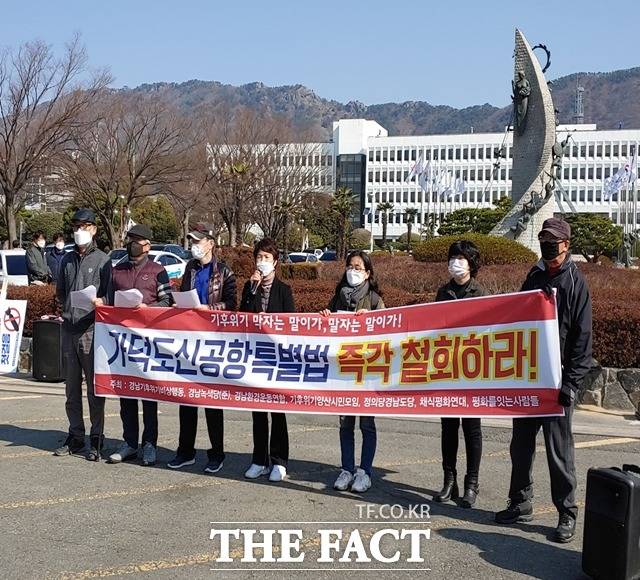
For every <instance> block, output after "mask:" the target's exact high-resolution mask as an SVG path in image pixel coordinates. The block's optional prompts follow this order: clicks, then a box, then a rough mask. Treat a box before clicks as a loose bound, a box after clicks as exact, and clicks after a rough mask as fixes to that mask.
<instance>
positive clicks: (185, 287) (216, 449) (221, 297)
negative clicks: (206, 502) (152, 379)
mask: <svg viewBox="0 0 640 580" xmlns="http://www.w3.org/2000/svg"><path fill="white" fill-rule="evenodd" d="M187 237H188V238H189V239H190V240H191V253H192V254H193V260H190V261H189V263H188V264H187V266H186V268H185V271H184V275H183V277H182V284H181V286H180V291H181V292H188V291H189V290H196V292H197V293H198V297H199V299H200V304H201V306H199V307H198V309H199V310H235V309H236V302H237V296H236V277H235V275H234V273H233V272H232V271H231V270H230V269H229V268H228V267H227V266H226V265H225V264H224V263H222V262H218V260H216V258H215V256H214V254H213V252H214V249H215V243H214V238H213V234H212V233H211V232H203V231H193V232H191V233H189V235H188V236H187ZM204 415H205V418H206V420H207V429H208V431H209V440H210V441H211V449H209V450H208V451H207V456H208V458H209V461H208V462H207V465H206V466H205V468H204V471H205V473H217V472H218V471H220V469H222V464H223V462H224V423H223V420H224V415H223V413H222V409H210V408H208V407H207V408H206V409H205V410H204ZM179 416H180V436H179V443H178V450H177V452H176V456H175V457H174V458H173V459H172V460H171V461H169V463H167V467H169V468H170V469H180V468H182V467H185V466H187V465H193V464H194V463H195V462H196V451H195V444H196V433H197V430H198V408H197V407H190V406H187V405H180V411H179Z"/></svg>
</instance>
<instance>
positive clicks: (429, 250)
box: [413, 234, 537, 265]
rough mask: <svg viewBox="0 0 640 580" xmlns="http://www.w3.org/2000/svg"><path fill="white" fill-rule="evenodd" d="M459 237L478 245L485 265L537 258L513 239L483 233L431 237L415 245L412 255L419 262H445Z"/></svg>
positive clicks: (524, 261)
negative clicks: (451, 247)
mask: <svg viewBox="0 0 640 580" xmlns="http://www.w3.org/2000/svg"><path fill="white" fill-rule="evenodd" d="M461 239H465V240H469V241H472V242H473V243H474V244H475V245H476V246H477V247H478V250H479V251H480V255H481V256H482V263H483V264H486V265H489V264H495V265H501V264H523V263H524V264H531V263H534V262H535V261H536V260H537V256H536V254H534V253H533V252H532V251H531V250H530V249H529V248H527V247H526V246H523V245H522V244H521V243H519V242H517V241H515V240H509V239H507V238H502V237H498V236H488V235H484V234H464V235H463V236H440V237H437V238H431V239H430V240H427V241H425V242H421V243H420V244H417V245H416V247H415V248H414V250H413V257H414V259H416V260H418V261H419V262H446V261H447V257H448V253H449V246H451V244H452V243H453V242H457V241H459V240H461Z"/></svg>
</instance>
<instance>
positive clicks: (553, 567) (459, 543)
mask: <svg viewBox="0 0 640 580" xmlns="http://www.w3.org/2000/svg"><path fill="white" fill-rule="evenodd" d="M62 394H63V393H62V390H61V388H60V387H59V386H58V387H47V386H34V385H32V384H30V383H26V382H20V383H17V382H12V381H9V380H7V379H6V378H3V379H2V381H0V473H1V474H2V476H1V481H2V488H1V489H2V498H1V499H0V521H1V530H2V540H1V542H0V570H2V576H3V578H20V579H23V578H97V577H145V578H146V577H148V578H153V579H156V578H158V579H160V578H216V579H217V578H234V579H235V578H258V577H261V576H265V577H267V578H271V577H276V578H281V577H284V575H285V574H287V572H283V571H282V568H286V567H289V568H296V569H297V570H296V571H291V572H289V573H288V575H289V576H292V577H303V578H307V577H308V578H332V577H335V576H337V575H338V574H340V573H341V570H344V569H347V570H354V569H356V568H360V569H362V568H378V569H382V571H378V572H373V571H361V572H353V573H355V574H361V575H363V577H372V576H373V575H374V574H375V575H377V576H380V577H383V578H401V577H402V578H405V577H406V578H409V577H411V576H412V575H413V576H415V575H416V571H415V570H416V569H421V570H423V571H422V572H420V573H421V574H422V577H425V578H428V577H432V578H489V577H490V578H525V577H533V578H541V579H552V578H553V579H555V578H566V579H570V578H580V577H582V576H581V572H580V549H581V541H582V537H581V536H582V517H580V520H579V527H580V529H579V537H578V538H577V539H576V541H574V542H573V543H572V544H569V545H565V546H559V545H557V544H554V543H552V542H550V541H549V540H548V535H549V534H550V533H551V532H552V530H553V528H554V527H555V525H556V520H557V514H556V512H555V510H554V508H553V506H552V504H551V501H550V497H549V478H548V474H547V470H546V461H545V454H544V448H543V442H542V440H540V441H539V445H540V447H539V449H540V451H539V453H538V461H537V465H536V472H535V480H536V483H537V498H536V503H535V506H536V513H537V517H536V519H535V520H534V521H533V522H532V523H530V524H523V525H518V526H515V527H503V526H498V525H496V524H494V523H493V512H494V511H495V510H497V509H501V508H502V507H504V505H505V493H506V491H507V485H508V478H509V461H508V442H509V438H510V432H509V429H508V428H505V424H504V423H493V422H492V423H491V425H492V426H485V428H484V457H483V463H482V470H481V477H482V480H481V496H480V500H479V503H478V506H477V509H474V510H465V509H462V508H460V507H458V506H456V505H454V504H450V505H439V504H436V503H433V502H432V501H431V497H432V494H433V493H434V490H436V489H438V488H439V486H440V484H441V472H440V466H439V464H440V459H439V456H440V451H439V444H440V441H439V425H438V423H437V422H434V421H414V420H394V419H387V420H379V421H378V429H379V434H378V440H379V448H378V454H377V457H376V466H377V469H376V475H375V478H374V487H373V488H372V489H371V490H370V491H369V492H368V493H367V494H365V495H364V496H356V495H354V494H350V493H345V494H339V493H336V492H334V491H333V489H332V483H333V480H334V478H335V476H336V474H337V471H336V465H337V464H338V462H339V445H338V431H337V426H336V423H337V421H336V418H334V417H318V416H303V415H291V416H290V417H289V432H290V439H291V455H292V461H291V465H290V478H289V479H288V480H287V481H286V482H285V483H282V484H270V483H269V482H268V481H266V480H262V481H259V482H249V481H246V480H244V479H243V477H242V473H243V472H244V469H245V468H246V467H247V465H248V463H249V461H250V450H251V436H250V433H251V423H250V416H249V414H248V413H239V412H229V413H227V414H226V421H225V430H226V433H225V441H226V449H227V460H226V461H225V465H224V469H223V470H222V471H221V472H220V473H219V474H218V475H217V476H207V475H204V474H203V473H202V472H201V469H202V468H203V466H204V461H205V455H204V453H203V452H200V453H199V463H198V464H197V465H195V466H193V467H192V468H188V469H186V470H184V471H181V472H173V471H170V470H168V469H166V468H165V467H164V463H165V462H166V461H168V460H169V459H171V458H172V457H173V450H174V447H175V444H176V440H177V427H178V421H177V412H176V408H175V407H174V406H171V405H161V406H160V409H161V417H160V447H161V448H160V453H159V459H160V463H159V464H158V465H157V466H155V467H142V466H141V465H138V464H136V463H127V464H123V465H108V464H106V463H104V462H102V463H99V464H93V463H90V462H88V461H85V460H84V459H83V458H82V457H79V456H73V457H65V458H55V457H53V456H52V455H51V452H50V451H51V449H53V448H55V447H56V446H57V445H58V444H59V443H60V442H62V440H63V439H64V436H65V429H66V419H65V415H64V397H63V396H62ZM107 414H108V418H107V431H106V434H107V437H108V442H107V445H108V446H109V447H114V446H115V445H117V442H118V437H119V435H120V424H119V417H118V405H117V402H114V401H108V403H107ZM577 423H578V428H577V429H576V430H577V431H579V432H581V433H584V434H579V435H577V437H576V440H577V447H578V450H577V466H578V474H579V486H580V492H579V499H580V502H581V505H582V504H583V502H584V490H585V477H586V471H587V469H588V468H589V467H590V466H593V465H598V466H610V465H620V464H622V463H623V462H634V463H640V423H639V422H638V421H634V420H632V418H624V417H621V416H615V415H613V416H608V415H602V414H594V413H584V412H583V413H580V414H579V417H578V421H577ZM205 433H206V431H205V428H204V418H203V417H202V416H201V428H200V433H199V439H198V445H199V447H200V449H203V448H204V447H205V444H206V441H205ZM461 447H464V446H463V445H461ZM463 460H464V459H463ZM385 505H399V506H402V507H403V509H404V511H403V512H402V517H404V521H398V520H391V521H388V520H386V519H385V516H387V515H388V514H387V512H386V511H385V509H386V508H382V507H381V506H385ZM417 505H427V506H428V509H429V510H430V516H431V517H430V518H429V519H426V518H423V519H418V520H416V519H411V516H412V515H413V514H412V513H411V512H410V511H409V510H410V506H417ZM366 506H370V507H368V508H367V507H366ZM367 509H368V510H370V511H369V513H368V514H367V512H366V510H367ZM394 509H395V510H396V515H400V514H399V510H400V508H394ZM581 515H582V514H581ZM210 522H246V523H242V524H215V525H212V524H211V523H210ZM251 522H256V523H251ZM259 522H288V523H281V524H266V523H259ZM318 522H341V523H337V524H334V523H318ZM342 522H350V523H342ZM212 527H215V528H216V529H233V528H239V529H251V528H252V527H253V528H255V529H259V530H261V529H268V528H273V529H301V530H303V536H302V540H301V545H300V548H301V549H302V550H303V551H304V552H305V560H304V562H302V563H296V564H284V563H278V562H276V563H262V564H261V563H260V562H256V563H249V562H241V561H240V558H241V557H242V552H243V551H242V549H241V543H238V542H236V541H235V540H234V541H233V542H232V544H231V547H230V557H231V558H233V560H234V561H233V562H232V563H227V564H221V563H219V562H217V561H216V559H217V558H218V557H219V543H218V542H217V541H211V540H210V539H209V535H210V532H211V528H212ZM383 528H384V529H396V530H402V529H413V530H429V529H430V530H431V532H430V533H431V535H430V538H429V539H427V540H423V545H422V546H423V548H422V556H423V558H424V562H422V563H408V562H407V561H406V560H407V558H408V557H409V556H410V544H409V540H407V539H405V540H401V541H398V542H397V543H396V542H395V541H393V539H392V538H391V537H390V536H385V538H384V540H383V542H382V544H381V551H382V553H383V554H385V555H386V556H389V555H392V554H393V553H394V551H395V550H396V549H397V547H398V548H400V551H401V556H400V561H399V562H398V563H394V564H384V563H380V562H378V563H376V562H375V561H374V562H372V563H359V564H358V563H355V562H339V561H337V558H338V557H339V556H336V561H335V562H334V563H333V564H323V563H318V562H317V560H318V558H319V557H320V556H321V553H320V542H319V540H318V537H319V532H318V530H319V529H340V530H342V532H343V539H342V541H341V542H340V548H341V551H340V552H339V555H341V554H342V553H343V552H344V551H345V549H346V547H347V543H348V539H349V538H351V541H352V547H353V548H354V550H355V549H356V548H357V543H355V542H356V539H357V538H355V537H354V536H350V534H351V532H352V531H353V530H356V529H357V530H358V534H359V537H360V538H361V540H362V543H363V545H364V547H365V550H366V551H367V554H365V556H367V555H368V552H369V549H370V540H371V538H372V537H374V534H375V532H376V531H378V530H380V529H383ZM258 539H260V538H259V537H258V538H256V540H258ZM333 539H334V540H335V537H334V538H333ZM279 545H280V543H279V542H277V543H276V547H277V546H279ZM279 555H280V552H279V550H278V549H276V551H275V553H274V558H277V557H278V556H279ZM356 555H357V552H356V551H354V552H353V553H352V560H355V558H356ZM258 557H259V555H258ZM224 567H232V568H235V570H233V571H224ZM258 567H261V568H267V569H268V570H267V571H257V570H253V571H252V570H251V569H252V568H258ZM405 568H411V569H413V571H404V570H403V569H405ZM425 569H428V571H426V570H425Z"/></svg>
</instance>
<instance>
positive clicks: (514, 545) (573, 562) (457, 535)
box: [438, 528, 585, 580]
mask: <svg viewBox="0 0 640 580" xmlns="http://www.w3.org/2000/svg"><path fill="white" fill-rule="evenodd" d="M438 534H439V535H440V536H442V537H443V538H446V539H448V540H453V541H456V542H460V543H462V544H473V545H475V546H476V547H477V548H478V549H479V550H480V554H479V556H480V557H481V558H482V559H483V560H484V561H485V562H488V563H489V564H492V565H494V566H497V567H498V568H502V569H503V570H508V571H511V572H517V573H520V574H525V575H526V576H529V577H531V578H538V579H539V580H555V579H556V578H567V579H569V578H585V576H584V575H583V574H582V572H581V568H580V558H581V556H580V552H575V551H572V550H568V549H566V548H565V547H562V546H561V545H558V544H546V543H542V542H535V541H533V540H529V539H528V538H521V537H519V536H513V535H508V534H500V533H496V532H481V531H477V530H464V529H461V528H444V529H441V530H439V531H438Z"/></svg>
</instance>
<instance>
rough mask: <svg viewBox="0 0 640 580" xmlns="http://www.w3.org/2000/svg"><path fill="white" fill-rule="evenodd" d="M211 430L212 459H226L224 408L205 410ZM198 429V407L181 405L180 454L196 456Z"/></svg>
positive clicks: (210, 452)
mask: <svg viewBox="0 0 640 580" xmlns="http://www.w3.org/2000/svg"><path fill="white" fill-rule="evenodd" d="M204 416H205V418H206V420H207V430H208V431H209V441H211V449H209V450H208V451H207V455H208V456H209V460H210V461H222V460H223V459H224V417H223V414H222V409H209V408H206V409H205V410H204ZM197 431H198V407H188V406H186V405H180V439H179V443H178V455H182V456H184V457H194V456H195V454H196V449H195V445H196V433H197Z"/></svg>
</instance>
